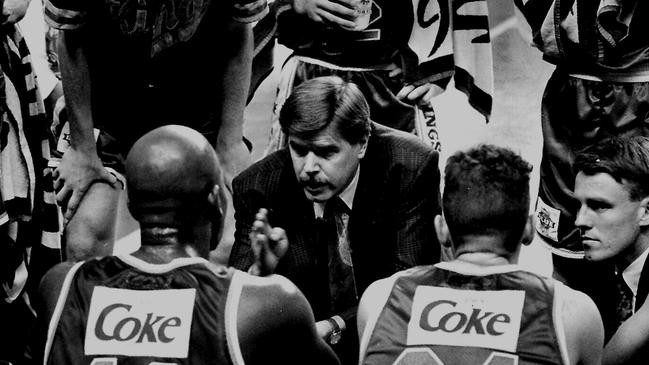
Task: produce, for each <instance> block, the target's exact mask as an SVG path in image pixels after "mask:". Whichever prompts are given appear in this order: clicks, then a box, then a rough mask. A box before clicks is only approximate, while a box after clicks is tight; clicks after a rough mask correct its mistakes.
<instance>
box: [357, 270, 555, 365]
mask: <svg viewBox="0 0 649 365" xmlns="http://www.w3.org/2000/svg"><path fill="white" fill-rule="evenodd" d="M436 266H438V267H434V266H422V267H416V268H413V269H410V270H406V271H403V272H401V273H399V274H396V275H395V276H393V280H394V283H393V285H392V290H391V292H390V294H389V295H388V296H387V298H386V299H385V304H384V305H383V307H382V310H381V311H380V312H378V313H379V314H378V317H377V318H369V319H368V321H367V324H366V328H365V331H364V333H363V336H362V338H361V358H362V363H363V364H368V365H369V364H384V365H389V364H394V365H404V364H409V365H411V364H438V365H442V364H446V365H450V364H466V365H473V364H479V365H482V364H485V365H490V364H504V365H506V364H512V365H515V364H520V365H523V364H563V361H564V359H565V358H566V357H565V356H563V355H562V351H563V352H565V350H562V349H561V348H562V346H560V343H559V340H558V337H557V329H556V328H557V323H555V321H557V320H556V319H557V318H558V320H560V315H559V314H558V313H555V309H554V308H555V305H556V304H555V290H554V287H555V284H556V283H555V282H554V281H553V280H551V279H547V278H543V277H540V276H538V275H535V274H532V273H530V272H526V271H522V270H520V268H519V267H518V266H515V265H508V266H502V267H498V268H496V270H495V271H492V272H490V273H487V274H486V275H482V274H481V275H467V273H466V272H464V273H463V274H460V273H458V272H455V271H452V268H453V263H442V264H438V265H436ZM377 305H380V304H377ZM563 349H565V347H563Z"/></svg>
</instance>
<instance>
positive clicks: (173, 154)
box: [126, 125, 221, 223]
mask: <svg viewBox="0 0 649 365" xmlns="http://www.w3.org/2000/svg"><path fill="white" fill-rule="evenodd" d="M126 182H127V187H128V195H129V206H130V208H131V211H132V213H133V215H134V216H135V218H136V219H138V220H140V222H141V223H142V221H141V220H142V219H143V215H151V214H153V215H156V214H159V213H163V214H164V213H165V212H168V211H173V210H179V209H182V210H186V209H194V208H198V206H197V205H200V204H205V203H206V202H207V196H208V194H209V193H210V191H212V188H213V187H214V186H215V185H221V171H220V167H219V164H218V159H217V156H216V153H215V152H214V149H213V148H212V146H210V144H209V142H208V141H207V140H206V139H205V137H203V136H202V135H201V134H200V133H198V132H196V131H195V130H193V129H191V128H187V127H183V126H178V125H168V126H164V127H160V128H157V129H154V130H152V131H151V132H149V133H147V134H145V135H144V136H143V137H141V138H140V139H139V140H138V141H137V142H136V143H135V144H134V145H133V147H132V148H131V151H130V152H129V154H128V157H127V159H126ZM189 212H191V210H190V211H189ZM195 213H198V212H196V211H195ZM163 223H164V222H163Z"/></svg>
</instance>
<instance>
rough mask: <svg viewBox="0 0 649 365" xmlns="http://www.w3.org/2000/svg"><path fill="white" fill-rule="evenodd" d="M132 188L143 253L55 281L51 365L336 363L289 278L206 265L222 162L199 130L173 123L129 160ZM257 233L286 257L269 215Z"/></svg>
mask: <svg viewBox="0 0 649 365" xmlns="http://www.w3.org/2000/svg"><path fill="white" fill-rule="evenodd" d="M126 180H127V188H128V197H129V209H130V211H131V213H132V214H133V216H134V217H135V219H136V220H137V221H138V222H139V223H140V226H141V238H142V245H141V248H140V249H138V250H137V251H135V252H134V253H132V254H130V255H125V256H120V257H115V256H109V257H105V258H102V259H94V260H89V261H85V262H79V263H77V264H73V263H64V264H61V265H59V266H57V267H55V268H54V269H53V270H51V271H50V272H49V273H48V274H47V275H46V277H45V279H44V280H43V282H42V284H41V293H43V296H44V298H42V299H43V301H42V304H43V305H42V311H43V313H41V316H40V318H42V319H43V321H44V322H43V324H44V325H43V329H44V331H43V332H45V327H46V332H47V341H46V344H45V348H44V351H43V354H42V355H43V357H42V359H43V363H44V364H95V365H99V364H103V365H108V364H113V365H117V364H153V363H156V364H172V363H173V364H189V363H194V364H195V363H201V364H207V363H213V364H243V363H246V364H260V363H270V364H274V363H283V364H286V363H288V364H305V363H309V364H313V363H317V364H335V363H337V359H336V357H335V355H334V354H333V352H332V351H331V350H330V349H329V347H328V346H326V344H325V343H324V342H323V341H322V340H321V339H320V338H319V337H318V336H317V334H316V329H315V323H314V318H313V314H312V312H311V309H310V307H309V305H308V303H307V301H306V299H305V298H304V296H303V295H302V293H301V292H300V291H299V290H298V289H297V288H296V287H295V285H293V284H292V283H291V282H290V281H288V280H287V279H285V278H284V277H281V276H277V275H274V276H269V277H255V276H251V275H249V274H247V273H243V272H241V271H237V270H234V269H231V268H226V267H223V266H218V265H215V264H212V263H210V262H208V261H207V260H206V257H207V255H208V253H209V250H210V248H213V247H212V246H213V245H211V244H210V243H217V242H218V239H219V238H220V234H221V228H222V223H223V217H224V211H223V210H224V208H225V206H226V204H225V203H226V202H225V196H224V194H223V181H222V180H223V178H222V175H221V170H220V167H219V163H218V159H217V155H216V153H215V152H214V150H213V149H212V147H211V146H210V144H209V142H208V141H207V140H206V139H205V138H204V137H203V136H202V135H201V134H199V133H198V132H196V131H194V130H192V129H189V128H187V127H181V126H165V127H161V128H158V129H155V130H153V131H151V132H149V133H148V134H146V135H144V136H143V137H142V138H140V139H139V140H138V141H137V142H136V143H135V145H134V146H133V148H132V150H131V151H130V152H129V155H128V158H127V161H126ZM254 234H255V240H254V241H255V244H257V245H260V246H262V247H264V248H265V249H266V250H269V249H270V248H271V247H272V249H273V253H274V254H273V256H272V257H278V256H279V257H281V255H282V251H285V250H286V244H287V242H286V237H285V234H284V233H283V231H282V230H281V229H278V228H271V227H270V226H269V225H268V224H267V222H266V220H265V214H264V212H263V211H262V212H260V213H259V214H258V219H257V221H256V222H255V230H254ZM257 251H259V250H257ZM264 252H265V251H264ZM257 257H258V262H257V263H256V265H261V261H262V260H261V259H260V257H261V255H258V256H257ZM287 344H290V349H289V348H287V347H286V346H287ZM282 348H286V350H287V351H282Z"/></svg>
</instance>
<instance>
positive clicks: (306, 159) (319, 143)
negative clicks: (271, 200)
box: [288, 124, 367, 202]
mask: <svg viewBox="0 0 649 365" xmlns="http://www.w3.org/2000/svg"><path fill="white" fill-rule="evenodd" d="M288 146H289V150H290V152H291V159H292V160H293V169H294V170H295V176H297V179H298V181H299V183H300V185H301V186H302V188H303V189H304V193H305V194H306V197H307V198H308V199H309V200H311V201H316V202H325V201H327V200H329V198H331V197H334V196H336V195H338V194H339V193H340V192H342V191H343V190H344V189H345V187H347V185H349V183H350V182H351V181H352V179H353V178H354V174H355V173H356V169H357V168H358V165H359V164H360V161H361V159H362V158H363V156H365V151H366V149H367V138H364V139H363V140H362V141H361V142H360V143H356V144H350V143H349V142H347V141H346V140H345V139H344V138H343V137H342V136H341V135H340V133H338V131H337V130H336V127H335V126H334V125H333V124H330V125H329V126H328V127H327V128H326V129H324V130H322V131H320V132H319V133H318V134H316V135H315V136H314V137H313V138H309V139H303V138H299V137H296V136H291V135H289V136H288Z"/></svg>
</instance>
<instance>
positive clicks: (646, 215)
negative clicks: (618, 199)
mask: <svg viewBox="0 0 649 365" xmlns="http://www.w3.org/2000/svg"><path fill="white" fill-rule="evenodd" d="M638 215H639V216H640V219H639V224H640V226H641V227H647V226H649V197H645V198H644V199H642V200H641V201H640V211H639V213H638Z"/></svg>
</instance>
